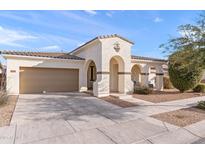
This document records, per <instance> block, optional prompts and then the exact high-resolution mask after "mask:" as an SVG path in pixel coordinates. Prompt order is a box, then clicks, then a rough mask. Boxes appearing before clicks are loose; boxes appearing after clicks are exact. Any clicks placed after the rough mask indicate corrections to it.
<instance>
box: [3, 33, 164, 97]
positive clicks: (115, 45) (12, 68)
mask: <svg viewBox="0 0 205 154" xmlns="http://www.w3.org/2000/svg"><path fill="white" fill-rule="evenodd" d="M133 45H134V43H133V42H132V41H130V40H128V39H126V38H124V37H121V36H119V35H117V34H114V35H103V36H98V37H96V38H94V39H92V40H90V41H88V42H87V43H85V44H83V45H82V46H80V47H78V48H76V49H74V50H73V51H71V52H69V53H62V52H57V53H53V52H20V51H2V52H1V54H2V56H3V57H4V58H5V59H6V60H7V71H6V72H7V91H8V93H9V94H19V93H20V94H27V93H28V94H30V93H45V92H70V91H80V92H82V91H87V90H90V91H93V94H94V96H97V97H103V96H108V95H109V94H110V93H122V94H127V93H131V92H132V91H133V86H134V83H135V84H136V83H140V84H141V85H145V86H148V85H149V84H152V85H153V86H154V88H155V89H156V90H163V76H164V75H165V74H166V73H167V61H166V60H164V59H156V58H149V57H141V56H134V55H131V47H132V46H133Z"/></svg>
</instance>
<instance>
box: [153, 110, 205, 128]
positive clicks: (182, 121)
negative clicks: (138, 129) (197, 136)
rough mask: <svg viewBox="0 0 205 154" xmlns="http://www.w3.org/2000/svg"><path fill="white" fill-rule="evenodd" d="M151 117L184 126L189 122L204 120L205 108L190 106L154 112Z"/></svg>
mask: <svg viewBox="0 0 205 154" xmlns="http://www.w3.org/2000/svg"><path fill="white" fill-rule="evenodd" d="M151 117H153V118H156V119H158V120H161V121H164V122H167V123H170V124H173V125H176V126H180V127H185V126H188V125H190V124H193V123H196V122H199V121H202V120H205V110H202V109H198V108H196V107H191V108H185V109H180V110H175V111H171V112H166V113H160V114H156V115H152V116H151Z"/></svg>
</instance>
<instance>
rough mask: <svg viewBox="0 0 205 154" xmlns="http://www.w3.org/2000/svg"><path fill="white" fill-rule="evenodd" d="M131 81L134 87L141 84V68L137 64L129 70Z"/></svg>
mask: <svg viewBox="0 0 205 154" xmlns="http://www.w3.org/2000/svg"><path fill="white" fill-rule="evenodd" d="M131 80H132V81H133V83H134V85H138V86H140V84H141V68H140V66H139V65H138V64H135V65H134V66H133V67H132V69H131Z"/></svg>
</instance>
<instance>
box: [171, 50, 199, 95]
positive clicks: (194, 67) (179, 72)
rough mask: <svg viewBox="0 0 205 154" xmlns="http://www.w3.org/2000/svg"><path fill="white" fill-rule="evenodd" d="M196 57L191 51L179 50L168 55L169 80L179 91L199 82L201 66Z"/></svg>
mask: <svg viewBox="0 0 205 154" xmlns="http://www.w3.org/2000/svg"><path fill="white" fill-rule="evenodd" d="M198 58H200V57H199V56H198V55H197V54H195V53H194V52H193V51H179V52H175V53H174V54H172V55H171V56H170V57H169V64H168V66H169V68H168V71H169V77H170V81H171V82H172V85H173V86H174V87H175V88H176V89H178V90H179V91H180V92H184V91H186V90H189V89H193V88H194V87H195V86H196V85H197V84H198V83H199V82H200V80H201V78H202V66H201V64H200V63H199V62H198Z"/></svg>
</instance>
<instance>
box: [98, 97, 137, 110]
mask: <svg viewBox="0 0 205 154" xmlns="http://www.w3.org/2000/svg"><path fill="white" fill-rule="evenodd" d="M101 99H102V100H105V101H106V102H109V103H111V104H114V105H117V106H120V107H122V108H127V107H134V106H137V105H136V104H134V103H131V102H128V101H125V100H122V99H118V98H115V97H113V96H107V97H102V98H101Z"/></svg>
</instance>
